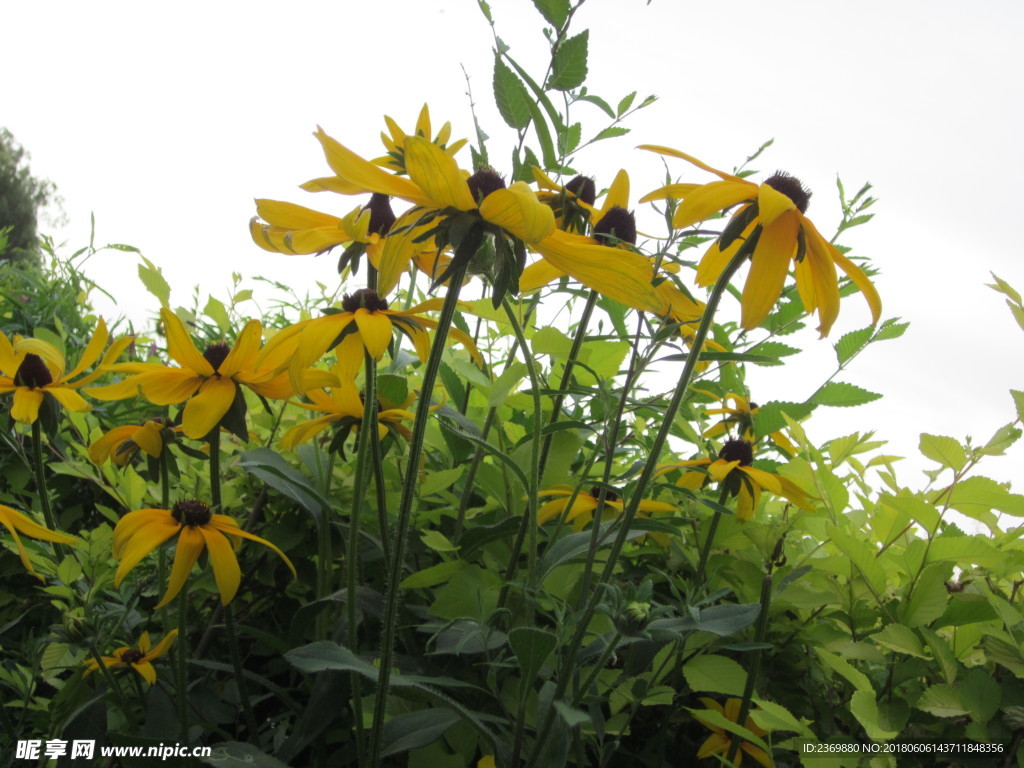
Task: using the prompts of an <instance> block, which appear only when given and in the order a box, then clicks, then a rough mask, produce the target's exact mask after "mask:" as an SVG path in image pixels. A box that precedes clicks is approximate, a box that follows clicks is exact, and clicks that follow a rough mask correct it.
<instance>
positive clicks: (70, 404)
mask: <svg viewBox="0 0 1024 768" xmlns="http://www.w3.org/2000/svg"><path fill="white" fill-rule="evenodd" d="M45 391H46V392H49V393H50V394H51V395H53V396H54V397H55V398H56V399H57V402H58V403H60V404H61V405H63V406H64V407H65V408H67V409H68V410H69V411H74V412H75V413H83V412H85V411H91V410H92V406H91V405H90V404H89V403H87V402H86V401H85V398H84V397H82V396H81V395H80V394H78V393H77V392H75V390H73V389H68V388H67V387H47V388H46V389H45Z"/></svg>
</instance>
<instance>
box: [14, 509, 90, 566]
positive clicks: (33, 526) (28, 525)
mask: <svg viewBox="0 0 1024 768" xmlns="http://www.w3.org/2000/svg"><path fill="white" fill-rule="evenodd" d="M0 525H2V526H3V527H4V528H6V529H7V530H8V531H10V532H11V536H13V537H14V546H15V547H17V548H18V557H20V558H21V564H22V565H24V566H25V570H27V571H28V572H29V573H31V574H32V575H33V576H35V577H37V578H40V579H41V578H42V576H40V575H39V574H38V573H36V572H35V569H34V568H33V567H32V561H31V560H29V559H28V552H27V551H26V550H25V545H24V544H22V543H21V538H20V537H19V536H18V531H21V532H22V533H23V534H25V535H26V536H30V537H31V538H33V539H42V540H43V541H55V542H57V543H58V544H74V543H75V541H76V539H75V537H74V536H68V535H67V534H66V533H59V532H57V531H51V530H50V529H49V528H47V527H46V526H43V525H40V524H39V523H37V522H35V521H34V520H32V519H31V518H30V517H28V516H27V515H23V514H22V513H21V512H18V511H16V510H13V509H11V508H10V507H5V506H4V505H3V504H0Z"/></svg>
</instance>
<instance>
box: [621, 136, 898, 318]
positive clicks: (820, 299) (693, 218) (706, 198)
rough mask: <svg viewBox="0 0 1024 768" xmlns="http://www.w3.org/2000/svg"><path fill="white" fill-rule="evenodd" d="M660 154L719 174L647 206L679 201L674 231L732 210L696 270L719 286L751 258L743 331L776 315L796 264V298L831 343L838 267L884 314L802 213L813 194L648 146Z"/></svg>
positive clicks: (870, 290)
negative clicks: (742, 254) (740, 258)
mask: <svg viewBox="0 0 1024 768" xmlns="http://www.w3.org/2000/svg"><path fill="white" fill-rule="evenodd" d="M641 149H647V150H650V151H652V152H657V153H658V154H661V155H668V156H671V157H678V158H681V159H683V160H686V161H687V162H690V163H692V164H693V165H696V166H697V167H698V168H701V169H703V170H705V171H709V172H710V173H713V174H715V175H716V176H718V177H719V179H720V181H712V182H710V183H708V184H669V185H667V186H664V187H661V188H660V189H657V190H655V191H653V192H651V193H650V194H648V195H646V196H645V197H643V198H642V199H641V202H647V201H650V200H662V199H673V200H680V201H681V202H680V204H679V206H678V207H677V208H676V212H675V215H674V217H673V219H672V225H673V226H674V227H675V228H677V229H681V228H683V227H688V226H690V225H691V224H695V223H697V222H699V221H703V220H704V219H706V218H707V217H708V216H711V215H712V214H715V213H718V212H719V211H725V210H727V209H729V208H732V207H733V206H736V205H738V206H739V208H738V209H737V210H736V212H735V213H734V214H733V215H732V218H731V219H730V220H729V223H728V224H727V225H726V227H725V230H724V231H723V232H722V234H721V236H720V237H719V238H718V240H717V241H716V242H715V243H714V245H712V246H711V248H710V249H709V250H708V252H707V253H706V254H704V258H702V259H701V261H700V264H699V265H698V266H697V283H698V284H699V285H703V286H707V285H711V284H712V283H714V282H715V280H716V279H717V278H718V276H719V275H720V274H721V273H722V270H723V269H725V267H726V266H727V265H728V264H729V262H730V261H731V260H732V259H733V257H734V256H736V255H737V254H738V253H739V251H740V249H741V248H746V249H748V250H749V251H750V256H751V265H750V272H749V274H748V276H747V281H746V283H745V284H744V286H743V294H742V297H741V305H742V311H741V317H740V324H741V325H742V326H743V327H744V328H746V329H751V328H756V327H757V326H758V325H760V324H761V323H762V322H763V321H764V319H765V318H766V317H767V316H768V313H769V312H771V309H772V307H773V306H774V305H775V302H776V301H778V299H779V296H780V295H781V294H782V287H783V284H784V283H785V280H786V275H787V274H788V273H789V268H790V264H791V263H792V264H793V269H794V273H795V276H796V286H797V291H798V292H799V294H800V299H801V301H802V302H803V305H804V308H805V309H806V310H807V311H808V312H817V313H818V319H819V321H820V325H819V326H818V330H819V332H820V333H821V335H822V336H827V335H828V332H829V330H830V329H831V328H832V324H833V323H834V322H835V320H836V317H837V316H838V315H839V282H838V278H837V276H836V266H838V267H839V268H840V269H842V270H843V272H845V273H846V275H847V277H849V278H850V280H852V281H853V283H854V285H856V286H857V288H859V289H860V291H861V293H863V294H864V298H865V299H867V302H868V306H869V307H870V309H871V315H872V322H875V323H877V322H878V319H879V317H880V316H881V313H882V302H881V299H879V297H878V293H877V291H875V287H874V285H873V284H872V283H871V281H870V280H869V279H868V278H867V276H866V275H865V274H864V273H863V272H862V271H861V270H860V268H859V267H857V265H856V264H854V263H853V262H852V261H850V260H849V259H847V258H846V257H845V256H843V254H841V253H840V252H839V251H838V249H836V247H835V246H834V245H832V243H830V242H829V241H828V240H826V239H825V238H824V237H823V236H822V235H821V233H819V232H818V230H817V228H816V227H815V226H814V223H813V222H812V221H811V220H810V219H809V218H807V216H805V215H804V214H805V213H806V212H807V206H808V203H809V202H810V197H811V193H810V191H808V190H807V189H806V188H805V187H804V185H803V184H802V183H801V182H800V181H799V179H797V178H795V177H793V176H790V175H789V174H786V173H781V172H780V173H776V174H774V175H773V176H771V177H769V178H768V179H766V180H765V181H764V182H763V183H762V184H755V183H753V182H751V181H747V180H746V179H742V178H740V177H739V176H734V175H732V174H730V173H725V172H724V171H719V170H716V169H715V168H712V167H711V166H709V165H705V164H704V163H702V162H700V161H699V160H697V159H696V158H694V157H691V156H690V155H687V154H685V153H683V152H680V151H679V150H676V149H669V148H668V147H660V146H653V145H645V146H642V147H641Z"/></svg>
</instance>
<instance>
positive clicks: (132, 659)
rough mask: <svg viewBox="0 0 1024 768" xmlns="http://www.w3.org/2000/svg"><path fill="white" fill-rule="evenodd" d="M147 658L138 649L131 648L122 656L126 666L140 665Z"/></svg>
mask: <svg viewBox="0 0 1024 768" xmlns="http://www.w3.org/2000/svg"><path fill="white" fill-rule="evenodd" d="M145 656H146V654H144V653H143V652H142V651H140V650H139V649H138V648H129V649H128V650H127V651H124V652H123V653H122V654H121V661H123V662H124V663H125V664H138V663H139V662H140V661H142V659H143V658H145Z"/></svg>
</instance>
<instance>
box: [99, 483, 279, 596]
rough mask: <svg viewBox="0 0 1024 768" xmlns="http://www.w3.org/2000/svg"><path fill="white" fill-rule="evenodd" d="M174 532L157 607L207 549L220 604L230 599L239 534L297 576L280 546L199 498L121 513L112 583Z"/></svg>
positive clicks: (178, 586) (233, 590)
mask: <svg viewBox="0 0 1024 768" xmlns="http://www.w3.org/2000/svg"><path fill="white" fill-rule="evenodd" d="M175 536H177V537H178V546H177V551H176V552H175V553H174V565H173V566H172V567H171V575H170V578H169V580H168V583H167V591H166V592H165V593H164V596H163V599H162V600H161V601H160V602H159V603H158V604H157V606H156V607H157V608H163V607H164V606H165V605H167V604H168V603H169V602H171V600H173V599H174V598H175V597H176V596H177V594H178V593H179V592H180V591H181V588H182V587H183V586H184V585H185V581H186V580H187V579H188V575H189V573H190V572H191V571H192V566H194V565H195V564H196V562H197V561H198V560H199V555H201V554H202V552H203V550H204V549H206V550H208V551H209V553H210V564H211V565H212V566H213V576H214V579H215V580H216V582H217V589H218V591H219V592H220V599H221V604H222V605H227V604H228V603H230V602H231V601H232V599H234V597H235V593H237V592H238V586H239V584H240V583H241V580H242V572H241V570H240V569H239V567H238V559H237V558H236V557H235V551H234V548H233V547H232V542H237V541H238V539H239V538H243V539H249V540H251V541H256V542H259V543H260V544H262V545H263V546H265V547H269V548H270V549H272V550H273V551H274V552H275V553H277V555H278V556H279V557H280V558H281V559H282V560H284V562H285V565H287V566H288V568H289V569H290V570H291V572H292V576H297V575H296V573H295V566H293V565H292V562H291V560H289V559H288V557H287V556H286V555H285V554H284V552H282V551H281V550H280V549H278V548H277V547H275V546H274V545H273V544H271V543H270V542H269V541H267V540H266V539H261V538H260V537H259V536H254V535H253V534H251V533H249V532H248V531H244V530H242V528H240V527H239V525H238V523H237V522H236V521H235V519H234V518H232V517H228V516H227V515H215V514H212V513H211V512H210V508H209V507H208V506H206V505H205V504H203V503H202V502H199V501H179V502H178V503H177V504H175V505H174V508H173V509H170V510H167V509H139V510H136V511H135V512H129V513H128V514H127V515H125V516H124V517H122V518H121V519H120V520H119V521H118V523H117V525H116V526H115V527H114V557H116V558H117V559H119V560H120V561H121V562H120V563H119V564H118V567H117V573H116V574H115V575H114V586H115V587H120V586H121V582H122V581H124V577H125V576H127V575H128V573H129V571H131V570H132V568H134V567H135V566H136V565H138V564H139V562H140V561H141V560H142V558H144V557H145V556H146V555H148V554H149V553H150V552H152V551H153V550H154V549H156V548H157V547H158V546H160V545H161V544H163V543H164V542H165V541H167V540H168V539H171V538H173V537H175ZM229 537H230V539H231V540H230V541H229Z"/></svg>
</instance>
